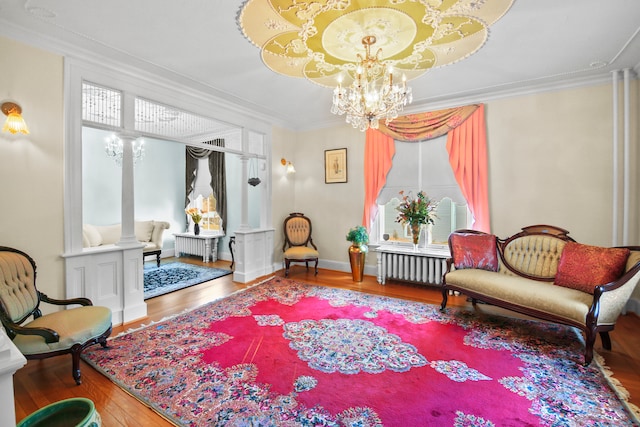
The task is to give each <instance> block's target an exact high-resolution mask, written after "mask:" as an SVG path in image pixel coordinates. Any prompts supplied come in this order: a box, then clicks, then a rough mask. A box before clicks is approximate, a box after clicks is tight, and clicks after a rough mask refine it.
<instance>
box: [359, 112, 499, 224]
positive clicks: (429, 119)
mask: <svg viewBox="0 0 640 427" xmlns="http://www.w3.org/2000/svg"><path fill="white" fill-rule="evenodd" d="M394 123H395V125H394ZM447 132H448V137H447V151H448V152H449V163H450V164H451V168H452V169H453V172H454V175H455V177H456V181H457V182H458V185H459V186H460V189H461V190H462V194H463V196H464V197H465V199H466V200H467V203H468V205H469V210H470V211H471V213H472V214H473V216H474V223H473V226H472V228H473V229H474V230H480V231H486V232H489V230H490V221H489V192H488V172H487V167H488V166H487V165H488V162H487V137H486V129H485V120H484V105H483V104H480V105H469V106H465V107H459V108H450V109H447V110H440V111H433V112H428V113H421V114H413V115H410V116H404V117H398V118H397V119H395V120H394V121H393V122H391V123H390V124H389V127H385V126H384V125H383V124H382V123H381V124H380V130H374V129H369V130H367V135H366V143H365V144H366V145H365V164H364V174H365V175H364V176H365V201H364V215H363V218H362V225H364V226H365V227H367V229H368V230H370V229H371V224H372V221H373V219H374V218H375V216H376V214H377V211H378V205H377V203H376V199H377V198H378V195H379V194H380V190H382V187H384V184H385V183H386V181H387V173H388V172H389V170H390V169H391V163H392V158H393V155H394V154H395V147H394V144H393V142H394V138H395V139H398V140H400V141H418V140H426V139H431V138H435V137H436V136H440V135H444V134H445V133H447Z"/></svg>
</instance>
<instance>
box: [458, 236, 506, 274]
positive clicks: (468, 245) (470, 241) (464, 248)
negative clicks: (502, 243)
mask: <svg viewBox="0 0 640 427" xmlns="http://www.w3.org/2000/svg"><path fill="white" fill-rule="evenodd" d="M451 255H452V257H453V263H454V265H455V267H456V268H457V269H459V270H460V269H463V268H478V269H481V270H489V271H498V253H497V247H496V236H495V235H493V234H471V233H454V234H452V235H451Z"/></svg>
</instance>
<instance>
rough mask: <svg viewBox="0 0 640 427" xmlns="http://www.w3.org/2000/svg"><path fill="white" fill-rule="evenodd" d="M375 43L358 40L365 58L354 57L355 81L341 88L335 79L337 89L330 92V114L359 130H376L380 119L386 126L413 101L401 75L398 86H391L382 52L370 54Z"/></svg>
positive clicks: (372, 38) (368, 38)
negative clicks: (356, 64)
mask: <svg viewBox="0 0 640 427" xmlns="http://www.w3.org/2000/svg"><path fill="white" fill-rule="evenodd" d="M375 42H376V37H375V36H366V37H364V38H363V39H362V44H363V45H364V48H365V56H364V57H363V56H362V55H360V54H358V55H357V58H358V66H357V68H356V77H355V79H354V80H353V82H352V83H351V85H350V86H348V87H346V88H345V87H343V86H342V79H341V78H340V77H339V78H338V86H337V87H336V88H335V89H334V91H333V105H332V106H331V112H332V113H333V114H338V115H343V114H346V116H347V117H346V120H347V123H349V124H351V126H353V127H354V128H356V129H360V130H361V131H365V130H367V129H368V128H373V129H378V126H379V121H380V120H381V119H385V123H386V124H387V125H388V124H389V122H390V121H391V120H393V119H395V118H396V117H398V114H399V113H400V112H402V110H403V109H404V106H405V105H407V104H411V101H412V100H413V96H412V94H411V88H410V87H407V78H406V76H405V75H403V76H402V85H397V84H394V83H393V67H392V66H391V65H389V66H387V65H386V64H384V63H383V62H382V61H381V60H380V56H381V55H382V49H378V51H377V52H376V54H375V56H372V55H371V46H373V45H374V44H375Z"/></svg>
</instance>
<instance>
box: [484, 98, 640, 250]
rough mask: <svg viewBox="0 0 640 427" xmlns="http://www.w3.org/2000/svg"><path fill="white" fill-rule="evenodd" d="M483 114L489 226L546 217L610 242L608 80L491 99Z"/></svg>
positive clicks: (597, 241)
mask: <svg viewBox="0 0 640 427" xmlns="http://www.w3.org/2000/svg"><path fill="white" fill-rule="evenodd" d="M486 121H487V140H488V152H489V201H490V211H491V227H492V231H493V232H494V233H496V234H497V235H499V236H508V235H511V234H513V233H516V232H518V231H519V230H520V228H521V227H522V226H526V225H532V224H550V225H556V226H559V227H562V228H565V229H567V230H569V231H570V232H571V234H570V235H571V236H572V237H573V238H574V239H576V240H577V241H579V242H582V243H588V244H592V245H600V246H608V245H611V244H612V239H613V235H612V225H613V223H612V206H613V198H612V186H613V177H612V176H613V154H612V133H613V114H612V88H611V85H601V86H595V87H593V86H592V87H584V88H576V89H570V90H564V91H560V92H550V93H541V94H534V95H529V96H522V97H515V98H508V99H503V100H497V101H491V102H489V103H488V104H487V108H486ZM635 213H636V214H637V210H636V211H635ZM634 217H637V216H634ZM636 243H638V242H637V241H636Z"/></svg>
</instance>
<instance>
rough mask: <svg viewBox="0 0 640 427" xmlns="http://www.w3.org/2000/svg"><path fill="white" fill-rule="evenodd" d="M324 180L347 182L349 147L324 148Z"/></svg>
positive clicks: (329, 182) (330, 182) (328, 181)
mask: <svg viewBox="0 0 640 427" xmlns="http://www.w3.org/2000/svg"><path fill="white" fill-rule="evenodd" d="M324 182H325V184H336V183H339V182H347V149H346V148H338V149H336V150H324Z"/></svg>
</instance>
